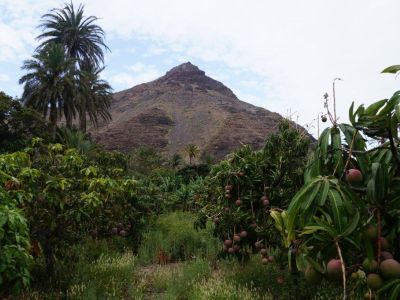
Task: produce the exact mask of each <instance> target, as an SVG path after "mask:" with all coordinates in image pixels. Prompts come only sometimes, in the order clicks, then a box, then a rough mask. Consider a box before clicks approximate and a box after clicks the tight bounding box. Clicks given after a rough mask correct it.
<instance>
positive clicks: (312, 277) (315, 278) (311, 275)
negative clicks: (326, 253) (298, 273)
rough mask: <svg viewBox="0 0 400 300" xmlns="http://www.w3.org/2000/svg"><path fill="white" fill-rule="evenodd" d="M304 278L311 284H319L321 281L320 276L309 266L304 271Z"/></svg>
mask: <svg viewBox="0 0 400 300" xmlns="http://www.w3.org/2000/svg"><path fill="white" fill-rule="evenodd" d="M304 276H305V278H306V281H307V282H309V283H312V284H319V283H320V282H321V280H322V275H321V274H320V273H318V272H317V271H315V269H314V268H312V267H310V266H308V267H307V269H306V271H305V272H304Z"/></svg>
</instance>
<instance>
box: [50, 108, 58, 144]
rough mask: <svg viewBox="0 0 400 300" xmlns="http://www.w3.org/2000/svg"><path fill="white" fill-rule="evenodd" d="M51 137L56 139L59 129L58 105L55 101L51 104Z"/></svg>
mask: <svg viewBox="0 0 400 300" xmlns="http://www.w3.org/2000/svg"><path fill="white" fill-rule="evenodd" d="M49 119H50V135H51V137H52V138H53V139H54V138H55V137H56V129H57V105H56V103H55V101H52V102H51V104H50V116H49Z"/></svg>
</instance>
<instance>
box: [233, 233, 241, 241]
mask: <svg viewBox="0 0 400 300" xmlns="http://www.w3.org/2000/svg"><path fill="white" fill-rule="evenodd" d="M233 240H234V241H235V242H240V236H239V235H238V234H235V235H234V236H233Z"/></svg>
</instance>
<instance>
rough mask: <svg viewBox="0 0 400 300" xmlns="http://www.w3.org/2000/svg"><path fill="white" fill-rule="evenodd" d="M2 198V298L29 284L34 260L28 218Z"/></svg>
mask: <svg viewBox="0 0 400 300" xmlns="http://www.w3.org/2000/svg"><path fill="white" fill-rule="evenodd" d="M1 198H2V197H1V195H0V298H1V297H2V296H5V295H6V294H8V293H16V292H19V291H20V290H21V289H22V288H24V287H27V286H28V285H29V283H30V279H31V277H30V267H31V265H32V262H33V261H32V257H31V255H30V254H29V250H30V244H29V233H28V226H27V224H26V220H25V218H24V217H23V216H22V214H21V212H20V211H19V210H18V209H15V208H12V207H9V206H7V205H5V204H2V202H3V201H4V198H3V199H1ZM3 293H4V295H3Z"/></svg>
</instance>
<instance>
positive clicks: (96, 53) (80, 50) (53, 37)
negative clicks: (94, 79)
mask: <svg viewBox="0 0 400 300" xmlns="http://www.w3.org/2000/svg"><path fill="white" fill-rule="evenodd" d="M84 7H85V6H84V5H82V4H80V5H79V6H78V9H77V10H75V7H74V5H73V3H72V1H71V2H70V3H66V4H65V6H64V8H56V9H53V10H52V11H51V12H50V13H47V14H45V15H43V16H42V23H41V24H40V25H39V27H40V28H42V30H43V31H44V32H43V33H42V34H40V35H39V36H38V37H37V39H38V40H42V43H41V44H40V45H39V47H38V48H39V49H40V48H43V47H44V46H46V45H47V44H48V43H52V42H56V43H59V44H62V45H64V47H65V51H66V54H67V56H69V57H73V58H75V59H76V60H77V62H78V63H79V64H81V63H83V62H86V61H89V62H90V63H92V64H94V65H96V66H100V65H101V64H102V63H104V52H103V49H104V50H109V48H108V47H107V45H106V44H105V42H104V37H105V33H104V31H103V29H102V28H101V27H100V26H98V25H96V24H94V23H95V22H96V21H97V20H98V18H97V17H95V16H89V17H86V16H84V15H83V10H84Z"/></svg>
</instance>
